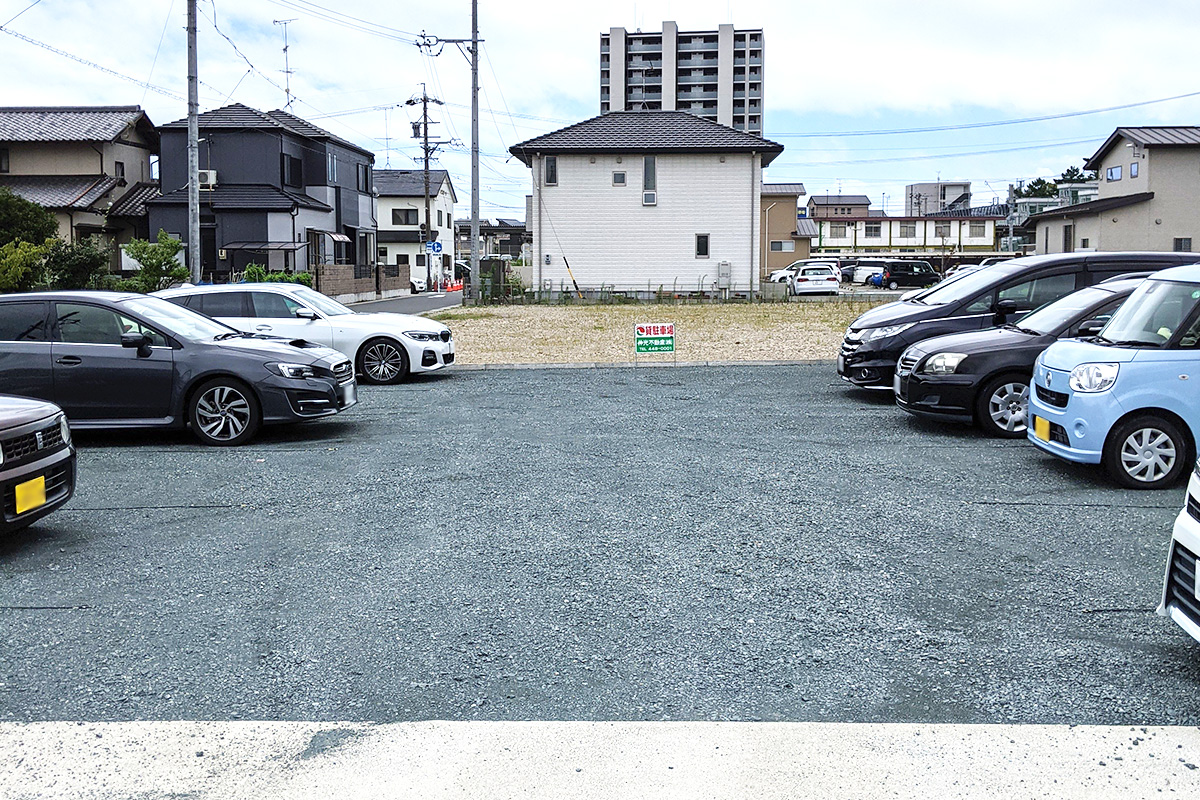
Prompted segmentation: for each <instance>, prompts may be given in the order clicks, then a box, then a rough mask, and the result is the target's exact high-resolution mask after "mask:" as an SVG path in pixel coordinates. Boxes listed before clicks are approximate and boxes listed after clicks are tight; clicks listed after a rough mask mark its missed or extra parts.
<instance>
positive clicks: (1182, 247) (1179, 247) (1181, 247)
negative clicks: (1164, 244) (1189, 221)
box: [1172, 236, 1192, 253]
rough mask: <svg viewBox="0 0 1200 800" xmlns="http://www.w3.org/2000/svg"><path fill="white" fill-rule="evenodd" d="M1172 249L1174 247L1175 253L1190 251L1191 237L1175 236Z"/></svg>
mask: <svg viewBox="0 0 1200 800" xmlns="http://www.w3.org/2000/svg"><path fill="white" fill-rule="evenodd" d="M1172 249H1174V250H1175V252H1176V253H1190V252H1192V237H1190V236H1189V237H1187V238H1186V239H1178V238H1177V239H1176V240H1175V246H1174V248H1172Z"/></svg>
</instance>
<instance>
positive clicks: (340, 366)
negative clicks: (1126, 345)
mask: <svg viewBox="0 0 1200 800" xmlns="http://www.w3.org/2000/svg"><path fill="white" fill-rule="evenodd" d="M333 377H334V378H336V379H337V380H339V381H347V380H350V379H351V378H352V377H354V367H352V366H351V365H350V362H349V361H342V362H340V363H337V364H334V365H333Z"/></svg>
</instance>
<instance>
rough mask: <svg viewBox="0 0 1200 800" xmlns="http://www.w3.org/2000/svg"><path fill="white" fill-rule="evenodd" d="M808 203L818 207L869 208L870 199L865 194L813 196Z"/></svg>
mask: <svg viewBox="0 0 1200 800" xmlns="http://www.w3.org/2000/svg"><path fill="white" fill-rule="evenodd" d="M808 202H810V203H812V204H813V205H818V206H869V205H871V198H869V197H867V196H866V195H865V194H826V195H820V194H814V195H813V196H812V197H810V198H808Z"/></svg>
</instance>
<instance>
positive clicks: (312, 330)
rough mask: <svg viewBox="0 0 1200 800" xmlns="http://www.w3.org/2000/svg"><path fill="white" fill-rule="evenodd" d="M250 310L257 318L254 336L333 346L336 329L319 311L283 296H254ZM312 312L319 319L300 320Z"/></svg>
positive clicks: (259, 294) (251, 299)
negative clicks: (257, 334) (334, 330)
mask: <svg viewBox="0 0 1200 800" xmlns="http://www.w3.org/2000/svg"><path fill="white" fill-rule="evenodd" d="M249 294H250V307H251V310H252V312H253V314H254V325H253V327H252V328H251V330H252V331H253V332H254V333H262V334H266V335H268V336H283V337H286V338H288V339H307V340H308V341H310V342H315V343H317V344H323V345H325V346H326V347H330V346H332V345H333V328H332V327H331V326H330V324H329V321H328V320H326V319H325V318H324V317H322V316H321V315H320V314H319V313H318V312H317V311H316V310H314V309H312V308H309V307H308V306H306V305H304V304H303V303H301V302H300V301H298V300H296V299H294V298H292V297H289V296H287V295H285V294H280V293H279V292H250V293H249ZM301 311H304V312H311V313H312V314H313V315H314V316H315V319H308V318H305V317H298V316H296V314H297V312H301Z"/></svg>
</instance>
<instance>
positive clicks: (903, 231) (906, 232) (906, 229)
mask: <svg viewBox="0 0 1200 800" xmlns="http://www.w3.org/2000/svg"><path fill="white" fill-rule="evenodd" d="M900 238H901V239H915V238H917V223H915V222H901V223H900Z"/></svg>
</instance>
